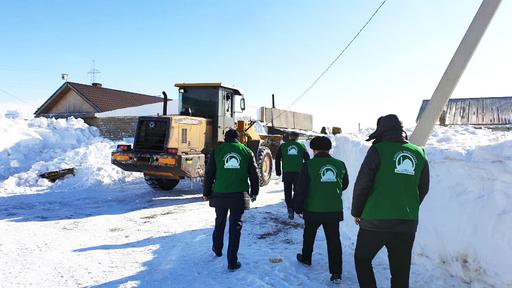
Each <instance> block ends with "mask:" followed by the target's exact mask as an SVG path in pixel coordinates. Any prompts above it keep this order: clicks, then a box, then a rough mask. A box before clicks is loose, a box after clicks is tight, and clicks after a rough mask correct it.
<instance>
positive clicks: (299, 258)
mask: <svg viewBox="0 0 512 288" xmlns="http://www.w3.org/2000/svg"><path fill="white" fill-rule="evenodd" d="M297 261H299V262H300V263H302V264H303V265H306V266H311V260H307V259H304V257H303V256H302V254H300V253H299V254H297Z"/></svg>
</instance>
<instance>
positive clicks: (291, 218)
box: [288, 208, 295, 220]
mask: <svg viewBox="0 0 512 288" xmlns="http://www.w3.org/2000/svg"><path fill="white" fill-rule="evenodd" d="M294 214H295V213H294V212H293V209H291V208H288V219H290V220H293V218H294Z"/></svg>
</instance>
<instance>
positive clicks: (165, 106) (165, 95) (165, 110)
mask: <svg viewBox="0 0 512 288" xmlns="http://www.w3.org/2000/svg"><path fill="white" fill-rule="evenodd" d="M162 95H164V111H163V112H162V115H164V116H165V115H167V93H165V91H162Z"/></svg>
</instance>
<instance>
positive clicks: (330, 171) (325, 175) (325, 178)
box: [320, 165, 336, 182]
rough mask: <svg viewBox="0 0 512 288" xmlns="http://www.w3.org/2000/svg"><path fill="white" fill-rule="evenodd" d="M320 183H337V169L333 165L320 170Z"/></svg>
mask: <svg viewBox="0 0 512 288" xmlns="http://www.w3.org/2000/svg"><path fill="white" fill-rule="evenodd" d="M320 176H322V178H321V179H320V182H336V168H334V167H333V166H331V165H325V166H323V167H322V168H321V169H320Z"/></svg>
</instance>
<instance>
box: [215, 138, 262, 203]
mask: <svg viewBox="0 0 512 288" xmlns="http://www.w3.org/2000/svg"><path fill="white" fill-rule="evenodd" d="M214 153H215V165H216V171H215V183H214V185H213V192H215V193H229V192H248V191H249V184H248V177H249V172H248V171H249V169H248V165H249V159H250V157H253V156H252V152H251V150H250V149H249V148H247V147H246V146H244V145H242V144H240V143H223V144H220V145H219V146H218V147H217V148H216V149H215V152H214Z"/></svg>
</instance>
